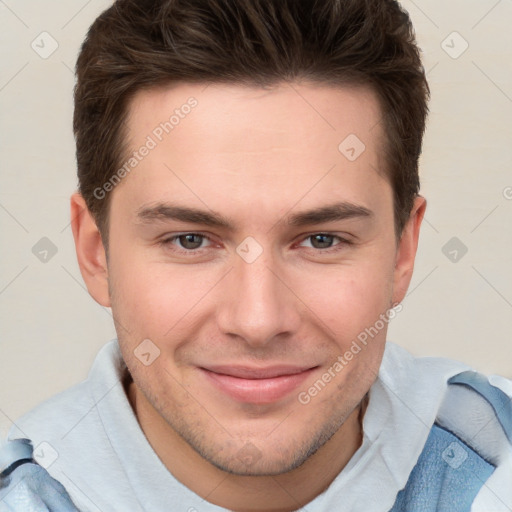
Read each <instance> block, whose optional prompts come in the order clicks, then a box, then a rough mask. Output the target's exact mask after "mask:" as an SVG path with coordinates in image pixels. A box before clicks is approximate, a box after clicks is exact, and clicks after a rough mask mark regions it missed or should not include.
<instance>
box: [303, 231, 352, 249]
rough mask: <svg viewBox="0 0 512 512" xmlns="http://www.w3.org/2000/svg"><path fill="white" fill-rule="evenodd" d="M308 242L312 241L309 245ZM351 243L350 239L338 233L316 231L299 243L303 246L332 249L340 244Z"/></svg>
mask: <svg viewBox="0 0 512 512" xmlns="http://www.w3.org/2000/svg"><path fill="white" fill-rule="evenodd" d="M307 242H310V243H309V245H308V244H307ZM347 244H350V242H349V241H348V240H345V239H343V238H341V237H339V236H336V235H330V234H328V233H315V234H314V235H310V236H308V237H307V238H305V239H304V240H303V242H302V243H301V244H299V245H301V246H303V247H312V248H313V249H331V248H336V247H337V246H338V245H347Z"/></svg>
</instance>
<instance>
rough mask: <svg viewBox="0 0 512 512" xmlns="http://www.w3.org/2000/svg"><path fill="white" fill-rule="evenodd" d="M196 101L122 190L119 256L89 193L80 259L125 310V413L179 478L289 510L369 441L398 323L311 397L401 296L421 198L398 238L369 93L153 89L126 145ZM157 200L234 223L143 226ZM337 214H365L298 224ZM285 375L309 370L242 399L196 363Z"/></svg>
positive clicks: (98, 288) (142, 97) (164, 221)
mask: <svg viewBox="0 0 512 512" xmlns="http://www.w3.org/2000/svg"><path fill="white" fill-rule="evenodd" d="M191 96H193V97H194V98H196V99H197V101H198V104H197V106H196V107H195V108H194V109H193V110H192V111H191V113H190V114H188V115H187V116H186V117H185V118H184V119H182V120H180V123H179V125H177V126H176V127H175V128H174V130H173V131H172V133H170V134H169V135H167V136H166V137H164V138H163V140H162V141H161V142H160V143H159V144H158V145H157V147H155V148H154V149H152V150H151V152H150V153H149V154H148V156H146V157H145V158H144V159H143V160H142V161H141V162H140V163H139V164H138V166H137V167H136V169H135V170H133V171H132V172H131V173H130V174H129V175H127V176H126V177H125V178H124V179H123V180H122V182H121V183H120V184H119V185H117V187H115V189H114V190H113V192H112V193H111V194H112V196H111V205H110V218H109V247H108V261H107V257H106V254H105V248H104V247H103V244H102V241H101V237H100V234H99V232H98V229H97V227H96V224H95V222H94V220H93V218H92V217H91V215H90V213H89V212H88V211H87V209H86V207H85V202H84V200H83V198H82V197H81V196H80V195H79V194H74V195H73V197H72V200H71V205H72V212H71V213H72V218H73V219H74V220H73V224H72V225H73V234H74V237H75V243H76V250H77V256H78V261H79V264H80V268H81V272H82V275H83V278H84V280H85V282H86V284H87V287H88V289H89V292H90V294H91V295H92V297H93V298H94V299H95V300H96V301H97V302H98V303H100V304H102V305H104V306H109V307H112V312H113V316H114V319H115V323H116V329H117V333H118V337H119V343H120V347H121V351H122V355H123V358H124V360H125V361H126V364H127V366H128V369H129V371H130V373H131V375H132V377H133V381H131V382H129V383H128V384H127V386H126V390H127V394H128V396H129V399H130V403H131V404H132V407H133V409H134V412H135V414H136V415H137V418H138V421H139V423H140V425H141V428H142V429H143V431H144V433H145V435H146V437H147V438H148V440H149V442H150V444H151V446H152V447H153V449H154V450H155V452H156V453H157V454H158V456H159V457H160V458H161V460H162V462H163V463H164V464H165V466H166V467H167V468H168V469H169V471H170V472H171V473H172V474H173V475H174V476H175V477H176V478H177V479H178V480H180V481H181V482H182V483H183V484H185V485H186V486H187V487H189V488H190V489H191V490H192V491H194V492H196V493H197V494H199V495H201V496H202V497H204V498H205V499H207V500H208V501H210V502H212V503H215V504H217V505H219V506H222V507H225V508H228V509H230V510H236V511H240V512H245V511H274V512H276V511H291V510H295V509H297V508H299V507H300V506H302V505H304V504H306V503H308V502H309V501H311V500H312V499H313V498H314V497H315V496H317V495H318V494H320V493H321V492H323V491H324V490H325V489H326V488H327V487H328V486H329V484H330V483H331V482H332V481H333V479H334V478H335V477H336V476H337V475H338V474H339V472H340V471H341V470H342V469H343V468H344V467H345V465H346V464H347V462H348V461H349V460H350V458H351V457H352V456H353V454H354V453H355V452H356V451H357V449H358V448H359V446H360V445H361V442H362V417H363V414H364V410H365V409H364V408H365V396H366V395H367V392H368V390H369V388H370V387H371V385H372V383H373V382H374V380H375V378H376V376H377V373H378V369H379V366H380V363H381V359H382V355H383V350H384V346H385V339H386V327H387V325H386V326H385V327H384V328H383V329H382V330H381V331H380V332H379V333H378V335H377V336H375V337H374V338H373V339H372V340H371V341H370V342H369V343H368V344H367V346H365V347H364V348H363V349H362V350H361V351H360V352H359V353H358V354H357V355H355V356H354V357H353V359H352V360H351V361H349V362H348V364H347V365H346V366H344V368H343V370H342V371H339V372H338V373H336V376H335V377H334V378H332V380H331V382H329V383H328V384H327V385H326V386H325V387H324V388H323V389H322V390H321V391H320V392H319V393H318V394H317V395H316V396H314V397H312V398H311V400H310V401H309V403H307V404H302V403H300V402H299V400H298V395H299V393H300V392H304V391H307V390H308V389H309V388H310V387H311V386H312V385H313V384H314V383H315V382H316V381H318V379H319V378H321V377H322V375H323V374H325V372H326V371H328V369H329V368H332V366H333V364H334V363H335V362H336V360H337V358H338V357H339V356H340V355H343V354H344V353H345V352H346V351H347V350H349V349H350V346H351V344H352V342H353V341H354V340H355V339H356V338H357V335H358V334H359V333H361V332H362V331H364V329H365V328H367V327H369V326H372V325H374V324H375V322H376V321H377V320H378V319H379V315H381V314H382V313H384V312H386V310H388V309H389V308H390V307H392V306H393V305H394V304H397V303H399V302H400V301H401V300H402V299H403V297H404V295H405V292H406V290H407V287H408V285H409V282H410V279H411V275H412V271H413V264H414V258H415V254H416V249H417V244H418V236H419V230H420V225H421V221H422V218H423V215H424V211H425V207H426V202H425V200H424V199H423V198H422V197H417V198H416V200H415V203H414V207H413V210H412V212H411V215H410V218H409V221H408V223H407V225H406V226H405V228H404V230H403V232H402V233H401V236H400V237H399V238H397V235H396V233H395V230H394V218H393V193H392V189H391V186H390V183H389V180H388V178H387V177H386V176H385V173H384V169H385V162H384V161H383V157H382V155H383V151H382V144H383V141H384V138H383V133H382V132H381V124H379V120H380V119H381V111H380V107H379V103H378V101H377V99H376V96H375V94H374V93H373V92H372V91H371V90H367V89H364V88H361V87H359V88H349V87H343V88H334V87H329V86H325V85H318V84H317V85H314V84H311V83H302V84H298V83H296V84H285V83H282V84H279V85H278V86H276V87H273V88H268V89H261V88H256V87H248V86H240V85H226V84H222V85H220V84H219V85H210V86H208V87H205V85H198V84H195V85H192V84H180V85H177V86H173V87H167V88H160V89H153V90H150V91H144V92H140V93H138V94H137V95H136V96H135V97H134V99H133V101H132V103H131V105H130V109H129V114H130V115H129V118H128V123H127V124H128V127H129V134H128V141H129V144H130V146H131V148H132V149H136V148H138V147H140V145H141V144H143V143H144V141H145V140H146V137H147V136H148V135H149V134H151V133H152V131H153V130H154V128H155V126H157V125H158V124H159V123H160V122H162V121H164V120H165V119H166V118H168V114H166V113H168V112H171V113H172V111H173V110H174V109H176V108H179V107H180V105H183V104H184V103H185V102H186V101H187V99H188V98H189V97H191ZM349 134H356V135H357V137H358V138H359V139H360V140H361V141H363V142H364V144H365V146H366V149H365V151H364V152H363V153H362V154H361V155H360V156H359V157H358V158H357V159H356V160H355V161H353V162H351V161H349V160H348V159H347V158H346V157H345V156H344V155H343V154H342V153H341V152H340V151H339V150H338V146H339V144H340V143H341V142H342V141H343V140H344V139H345V138H346V137H347V136H348V135H349ZM162 203H172V204H173V205H178V206H181V207H189V208H197V209H201V210H203V211H206V212H208V213H210V214H212V213H215V214H218V215H221V216H222V217H223V218H225V219H227V220H229V222H230V223H231V224H232V226H231V227H229V228H228V227H225V226H224V227H219V226H210V225H205V224H203V223H201V222H200V223H198V222H190V221H187V222H184V221H178V220H174V219H168V218H153V217H154V216H151V215H149V214H147V215H146V216H145V217H144V218H141V216H140V215H139V214H140V212H141V211H143V210H146V212H147V211H148V209H151V208H154V207H155V206H156V205H158V204H162ZM334 203H349V204H350V205H356V206H358V207H362V208H364V209H366V210H368V211H369V212H370V213H369V215H353V216H351V217H350V218H343V219H338V220H330V221H327V220H322V221H315V222H313V223H310V224H307V225H295V224H293V223H290V222H289V220H290V218H291V216H292V215H294V214H299V213H302V212H305V211H308V210H311V209H315V208H321V207H324V206H327V205H332V204H334ZM310 220H311V219H310ZM186 233H200V234H204V235H206V236H207V237H209V238H201V237H198V238H196V237H192V241H193V242H195V243H196V245H195V246H194V247H196V246H198V248H194V247H192V248H191V245H190V244H189V245H187V241H188V242H190V239H185V241H184V239H183V237H182V238H172V237H173V236H176V235H182V234H186ZM316 234H325V235H327V238H325V237H320V238H318V237H315V236H314V235H316ZM249 236H250V237H252V238H253V239H254V240H256V241H257V244H258V245H259V247H260V248H261V250H262V253H261V254H260V255H259V256H258V257H257V258H256V259H255V261H253V262H251V263H248V262H247V261H245V260H244V259H243V258H242V257H241V256H240V254H239V253H237V247H239V246H240V244H241V243H242V242H243V241H244V240H245V239H246V237H249ZM329 236H332V238H330V237H329ZM338 237H339V238H338ZM319 240H320V241H321V242H323V245H322V244H318V241H319ZM184 243H185V246H184V245H183V244H184ZM242 247H244V246H243V245H242ZM246 248H247V246H246ZM250 250H251V251H253V250H254V248H252V249H250ZM252 254H254V253H252ZM145 339H150V340H151V342H152V343H153V344H154V346H156V347H158V349H159V350H160V355H159V357H158V358H156V359H155V360H154V362H152V364H150V365H149V366H146V365H144V364H142V363H141V361H140V360H139V359H138V358H137V357H136V356H135V354H134V350H136V349H137V347H138V346H139V344H140V343H141V342H142V340H145ZM275 364H292V365H299V366H307V367H310V368H313V369H312V370H311V372H310V373H309V374H308V376H307V378H306V380H305V381H304V382H302V383H301V384H300V386H298V387H297V388H296V389H294V390H293V391H291V392H290V393H288V394H287V395H286V396H284V397H282V398H280V399H278V400H275V401H271V402H270V403H251V402H241V401H240V400H236V399H234V398H232V397H231V396H229V395H227V394H225V393H224V392H222V391H219V389H217V388H216V387H215V386H213V385H212V383H211V381H210V379H208V378H206V377H205V373H204V372H203V370H201V369H200V368H203V367H205V366H208V365H248V366H252V367H266V366H270V365H275ZM331 371H332V370H331Z"/></svg>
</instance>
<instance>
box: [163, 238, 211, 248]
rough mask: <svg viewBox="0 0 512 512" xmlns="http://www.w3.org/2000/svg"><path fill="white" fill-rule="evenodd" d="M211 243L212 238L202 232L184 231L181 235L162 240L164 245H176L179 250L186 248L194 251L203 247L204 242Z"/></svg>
mask: <svg viewBox="0 0 512 512" xmlns="http://www.w3.org/2000/svg"><path fill="white" fill-rule="evenodd" d="M204 242H208V243H209V244H210V243H211V241H210V239H209V238H208V237H207V236H206V235H202V234H200V233H183V234H181V235H174V236H172V237H170V238H167V239H165V240H163V241H162V244H163V245H175V246H177V250H178V251H179V250H180V249H185V251H184V252H186V251H189V252H190V251H194V250H196V249H203V248H204V247H206V246H204V245H203V243H204Z"/></svg>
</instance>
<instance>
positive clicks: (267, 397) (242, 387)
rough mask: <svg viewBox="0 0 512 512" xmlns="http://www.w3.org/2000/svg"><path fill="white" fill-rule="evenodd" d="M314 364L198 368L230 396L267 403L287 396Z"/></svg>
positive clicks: (244, 400) (312, 368)
mask: <svg viewBox="0 0 512 512" xmlns="http://www.w3.org/2000/svg"><path fill="white" fill-rule="evenodd" d="M316 368H318V367H317V366H315V367H302V368H300V367H292V366H274V367H269V368H249V367H233V366H229V367H228V366H222V367H212V368H200V370H201V371H202V372H203V374H204V375H205V377H206V378H207V379H208V381H209V382H210V383H211V384H212V385H213V386H215V387H216V388H217V389H219V390H220V391H222V392H223V393H224V394H226V395H228V396H230V397H231V398H233V399H235V400H237V401H239V402H245V403H253V404H270V403H273V402H277V401H279V400H280V399H282V398H285V397H286V396H287V395H289V394H290V393H291V392H292V391H293V390H294V389H296V388H297V387H298V386H300V384H302V383H303V382H304V381H305V380H306V379H307V378H308V377H309V376H310V375H311V373H312V372H313V371H314V370H315V369H316Z"/></svg>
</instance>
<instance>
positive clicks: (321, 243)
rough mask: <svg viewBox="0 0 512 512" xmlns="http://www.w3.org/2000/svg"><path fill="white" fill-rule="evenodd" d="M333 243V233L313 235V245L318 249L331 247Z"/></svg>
mask: <svg viewBox="0 0 512 512" xmlns="http://www.w3.org/2000/svg"><path fill="white" fill-rule="evenodd" d="M331 244H332V236H331V235H314V236H313V247H315V248H317V249H325V248H326V247H330V246H331Z"/></svg>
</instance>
